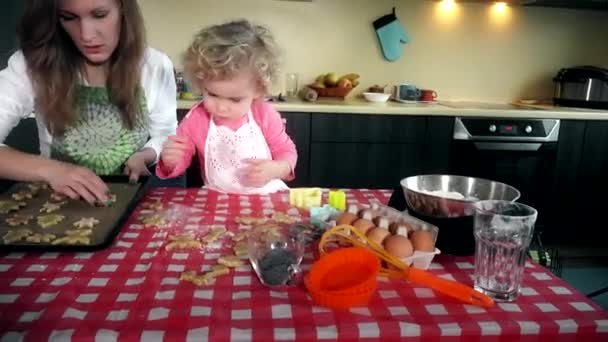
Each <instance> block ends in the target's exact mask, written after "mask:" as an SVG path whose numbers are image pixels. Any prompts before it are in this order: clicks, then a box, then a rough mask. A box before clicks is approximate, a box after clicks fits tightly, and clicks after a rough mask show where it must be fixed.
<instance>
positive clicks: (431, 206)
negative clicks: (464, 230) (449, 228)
mask: <svg viewBox="0 0 608 342" xmlns="http://www.w3.org/2000/svg"><path fill="white" fill-rule="evenodd" d="M401 187H402V188H403V194H404V195H405V200H406V202H407V205H408V207H409V208H410V209H411V210H413V211H415V212H416V213H418V214H420V215H424V216H428V217H437V218H445V217H462V216H471V215H473V214H474V213H475V208H474V206H473V204H474V203H475V202H477V201H482V200H505V201H516V200H517V199H518V198H519V196H520V193H519V191H518V190H517V189H515V188H514V187H512V186H510V185H507V184H504V183H500V182H495V181H491V180H488V179H483V178H473V177H464V176H452V175H421V176H413V177H408V178H404V179H402V180H401ZM456 193H457V194H460V196H456V195H457V194H456ZM457 197H461V198H458V199H457Z"/></svg>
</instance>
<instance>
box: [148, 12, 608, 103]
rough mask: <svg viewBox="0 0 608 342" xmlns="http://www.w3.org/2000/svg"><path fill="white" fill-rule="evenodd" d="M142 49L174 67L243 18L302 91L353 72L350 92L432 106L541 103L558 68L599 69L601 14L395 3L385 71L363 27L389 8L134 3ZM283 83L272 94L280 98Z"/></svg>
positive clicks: (606, 31)
mask: <svg viewBox="0 0 608 342" xmlns="http://www.w3.org/2000/svg"><path fill="white" fill-rule="evenodd" d="M139 2H140V4H141V6H142V9H143V12H144V16H145V19H146V25H147V29H148V38H149V42H150V44H151V45H152V46H154V47H157V48H159V49H161V50H164V51H165V52H167V53H168V54H169V55H170V57H171V58H172V59H173V61H174V63H175V64H176V65H178V66H179V65H180V54H181V52H182V51H183V50H184V49H185V48H186V46H187V45H188V43H189V41H190V39H191V37H192V35H193V34H194V33H195V32H196V31H197V30H198V29H200V28H202V27H203V26H206V25H210V24H216V23H221V22H224V21H227V20H230V19H237V18H247V19H250V20H253V21H255V22H258V23H262V24H265V25H267V26H269V27H270V28H271V29H272V30H273V32H274V33H275V36H276V38H277V40H278V42H279V43H280V45H281V46H282V47H283V49H284V57H285V63H284V68H283V70H284V71H285V72H299V73H301V74H302V76H303V78H304V80H305V81H307V82H310V81H312V80H313V79H314V77H315V76H316V75H317V74H320V73H324V72H328V71H336V72H338V73H347V72H359V73H360V74H361V75H362V80H361V82H362V83H361V86H360V87H359V89H358V90H359V91H362V90H363V89H364V88H365V87H367V86H370V85H373V84H376V83H377V84H389V85H391V84H396V83H400V82H413V83H415V84H418V85H419V86H421V87H427V88H433V89H435V90H437V92H438V93H439V96H440V98H441V99H451V100H479V101H492V102H501V101H510V100H514V99H518V98H522V97H523V98H533V97H550V96H551V95H552V93H553V84H552V81H551V79H552V77H553V76H554V75H555V73H556V72H557V71H558V70H559V68H561V67H565V66H571V65H577V64H595V65H600V66H608V43H607V41H606V37H608V23H607V22H608V14H607V13H605V12H591V11H580V10H567V9H553V8H530V7H512V8H509V9H508V12H507V13H505V14H504V15H503V16H501V17H500V18H499V19H497V18H496V17H493V16H492V15H491V13H492V12H491V6H489V5H487V4H479V3H464V4H458V5H457V7H456V9H455V11H453V12H450V13H451V14H446V13H445V12H442V11H440V4H439V3H438V2H436V1H428V0H400V1H397V16H398V17H399V19H400V21H401V23H402V24H403V26H404V27H405V28H406V29H407V30H408V32H409V33H410V36H411V37H412V42H411V43H410V44H408V45H404V46H403V56H402V57H401V59H399V60H398V61H396V62H394V63H390V62H387V61H386V60H384V59H383V57H382V55H381V52H380V49H379V45H378V43H377V39H376V36H375V32H374V31H373V28H372V26H371V23H372V22H373V20H375V19H376V18H378V17H380V16H382V15H384V14H386V13H389V12H390V10H391V7H392V4H393V1H391V0H313V1H312V2H294V1H277V0H221V1H219V0H217V1H214V0H175V1H167V0H139ZM283 84H284V81H283V77H282V78H281V79H280V80H278V82H277V85H276V86H275V87H274V91H275V92H279V91H281V90H282V89H283Z"/></svg>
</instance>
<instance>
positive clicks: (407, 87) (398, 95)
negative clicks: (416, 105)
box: [393, 84, 421, 101]
mask: <svg viewBox="0 0 608 342" xmlns="http://www.w3.org/2000/svg"><path fill="white" fill-rule="evenodd" d="M420 94H421V93H420V89H418V88H417V87H416V86H415V85H413V84H400V85H396V86H395V90H394V94H393V95H394V98H395V99H396V100H405V101H417V100H418V99H419V98H420Z"/></svg>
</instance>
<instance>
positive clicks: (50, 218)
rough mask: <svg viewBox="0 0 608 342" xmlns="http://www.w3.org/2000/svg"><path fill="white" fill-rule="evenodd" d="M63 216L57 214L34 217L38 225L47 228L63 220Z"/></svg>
mask: <svg viewBox="0 0 608 342" xmlns="http://www.w3.org/2000/svg"><path fill="white" fill-rule="evenodd" d="M64 219H65V216H63V215H59V214H47V215H40V216H38V217H37V218H36V221H37V223H38V225H39V226H40V227H42V228H48V227H51V226H54V225H56V224H57V223H59V222H61V221H63V220H64Z"/></svg>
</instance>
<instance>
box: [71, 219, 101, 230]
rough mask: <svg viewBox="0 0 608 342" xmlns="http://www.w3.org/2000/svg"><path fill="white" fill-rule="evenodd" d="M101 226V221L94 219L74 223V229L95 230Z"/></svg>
mask: <svg viewBox="0 0 608 342" xmlns="http://www.w3.org/2000/svg"><path fill="white" fill-rule="evenodd" d="M97 224H99V220H98V219H96V218H94V217H83V218H81V219H80V220H78V221H76V222H74V227H76V228H78V229H84V228H93V227H95V226H96V225H97Z"/></svg>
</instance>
